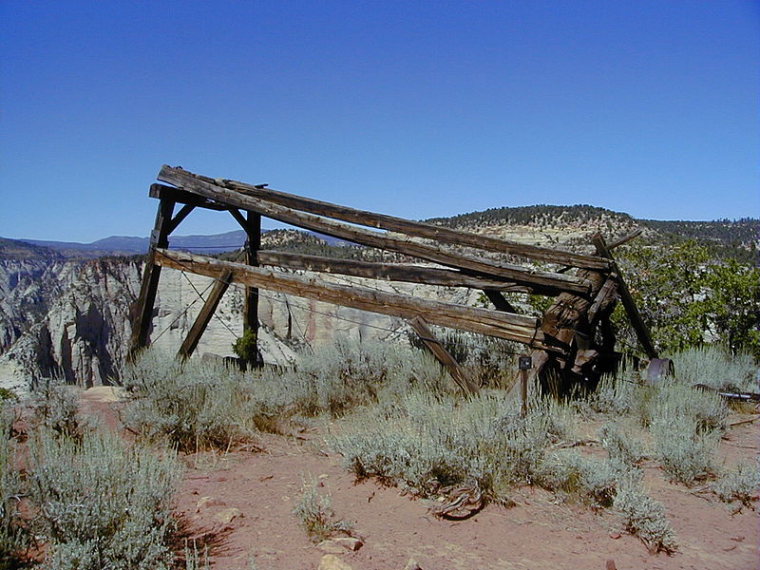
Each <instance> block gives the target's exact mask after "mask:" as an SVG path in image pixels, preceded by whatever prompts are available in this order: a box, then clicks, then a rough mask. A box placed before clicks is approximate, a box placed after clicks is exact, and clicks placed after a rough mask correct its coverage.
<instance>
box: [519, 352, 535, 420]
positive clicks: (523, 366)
mask: <svg viewBox="0 0 760 570" xmlns="http://www.w3.org/2000/svg"><path fill="white" fill-rule="evenodd" d="M518 367H519V368H520V397H521V399H522V410H521V414H522V416H523V417H525V416H526V415H528V370H530V369H531V368H533V359H532V358H531V357H530V356H527V355H522V356H520V357H519V359H518Z"/></svg>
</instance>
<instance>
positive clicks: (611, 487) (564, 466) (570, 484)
mask: <svg viewBox="0 0 760 570" xmlns="http://www.w3.org/2000/svg"><path fill="white" fill-rule="evenodd" d="M617 476H618V473H617V471H616V470H615V469H614V468H612V467H611V465H610V464H609V463H608V462H606V461H602V460H599V459H594V458H591V457H585V456H583V455H580V454H579V453H578V452H576V451H565V452H561V453H553V454H551V455H549V456H548V457H547V458H546V460H545V461H543V462H542V464H541V465H540V467H539V470H538V476H537V480H538V483H539V484H540V485H541V486H542V487H544V488H545V489H548V490H550V491H553V492H555V493H561V494H562V495H564V496H565V497H567V498H568V499H570V500H580V501H582V502H584V503H588V504H591V505H598V506H601V507H609V506H611V505H612V500H613V498H614V497H615V489H616V478H617Z"/></svg>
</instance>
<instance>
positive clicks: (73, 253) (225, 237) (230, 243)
mask: <svg viewBox="0 0 760 570" xmlns="http://www.w3.org/2000/svg"><path fill="white" fill-rule="evenodd" d="M281 231H282V230H264V232H263V233H264V234H265V235H266V234H267V233H271V232H281ZM301 233H305V234H310V235H312V236H313V237H314V238H316V239H317V240H320V241H324V242H327V244H328V245H344V244H345V243H346V242H344V241H343V240H340V239H337V238H334V237H330V236H325V235H322V234H319V233H317V232H301ZM0 239H2V241H3V242H9V243H10V242H12V243H14V244H17V245H15V246H14V247H15V248H22V249H23V248H24V247H26V248H27V249H28V250H29V252H28V253H27V254H28V255H31V253H32V251H37V250H34V249H33V248H41V249H39V251H40V252H42V251H43V250H44V251H49V252H50V253H53V254H56V255H62V256H63V257H67V258H87V259H90V258H96V257H103V256H105V255H141V254H144V253H147V252H148V246H149V245H150V240H149V239H148V238H141V237H132V236H111V237H107V238H103V239H99V240H97V241H94V242H92V243H79V242H71V241H48V240H35V239H25V240H8V239H3V238H0ZM244 243H245V232H244V231H243V230H237V231H232V232H225V233H221V234H212V235H190V236H179V235H178V236H171V237H170V238H169V245H170V247H172V248H178V249H186V250H189V251H196V252H207V253H210V252H214V253H221V252H224V251H233V250H236V249H240V248H241V247H242V246H243V244H244ZM20 244H23V245H20ZM2 247H3V246H2V242H0V255H2V252H3V250H2ZM19 251H21V250H19Z"/></svg>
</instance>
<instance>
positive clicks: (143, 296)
mask: <svg viewBox="0 0 760 570" xmlns="http://www.w3.org/2000/svg"><path fill="white" fill-rule="evenodd" d="M173 213H174V200H171V199H168V198H161V201H160V202H159V204H158V212H157V213H156V223H155V225H154V227H153V232H151V234H150V250H149V253H148V259H147V261H146V263H145V270H144V272H143V280H142V285H141V287H140V296H139V297H138V298H137V304H136V316H135V319H134V321H133V323H132V337H131V339H130V350H129V357H130V358H133V357H134V356H135V355H136V354H137V352H138V351H139V350H140V349H142V348H145V347H146V346H148V336H149V334H150V328H151V323H152V321H153V306H154V305H155V303H156V292H157V291H158V281H159V278H160V277H161V266H160V265H158V264H157V263H156V248H162V249H163V248H166V247H168V246H169V234H170V233H171V230H172V214H173Z"/></svg>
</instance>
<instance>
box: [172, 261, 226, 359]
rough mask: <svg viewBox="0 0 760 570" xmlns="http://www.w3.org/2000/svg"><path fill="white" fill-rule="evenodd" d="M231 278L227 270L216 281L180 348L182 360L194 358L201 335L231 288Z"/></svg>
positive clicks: (178, 354) (179, 354)
mask: <svg viewBox="0 0 760 570" xmlns="http://www.w3.org/2000/svg"><path fill="white" fill-rule="evenodd" d="M231 278H232V272H231V271H229V270H227V271H225V272H224V273H222V275H221V276H220V277H219V279H217V280H216V282H215V283H214V286H213V287H212V289H211V293H209V296H208V297H207V298H206V302H205V303H204V304H203V308H201V311H200V313H198V316H197V317H196V319H195V322H194V323H193V326H192V327H190V331H189V332H188V333H187V336H186V337H185V340H184V341H183V342H182V346H181V347H180V349H179V352H178V353H177V356H179V357H181V358H190V356H192V354H193V352H194V351H195V349H196V347H197V346H198V342H199V341H200V340H201V335H203V332H204V331H205V330H206V327H207V326H208V324H209V322H210V321H211V317H213V316H214V311H216V308H217V306H219V301H221V300H222V295H224V293H225V292H226V291H227V289H228V288H229V286H230V282H231Z"/></svg>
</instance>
